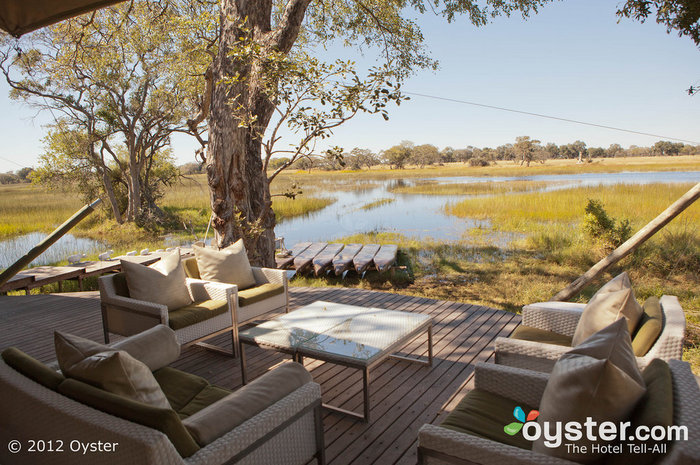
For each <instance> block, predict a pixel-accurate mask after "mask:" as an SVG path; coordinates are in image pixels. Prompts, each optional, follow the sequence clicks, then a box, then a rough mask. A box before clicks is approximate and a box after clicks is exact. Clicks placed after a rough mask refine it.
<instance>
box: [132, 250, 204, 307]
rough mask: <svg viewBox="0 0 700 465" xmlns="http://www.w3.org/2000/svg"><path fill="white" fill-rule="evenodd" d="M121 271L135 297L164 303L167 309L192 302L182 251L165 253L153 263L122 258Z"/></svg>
mask: <svg viewBox="0 0 700 465" xmlns="http://www.w3.org/2000/svg"><path fill="white" fill-rule="evenodd" d="M122 270H124V273H125V274H126V282H127V284H128V285H129V295H130V296H131V297H132V298H133V299H137V300H144V301H146V302H153V303H157V304H161V305H165V306H166V307H168V310H176V309H178V308H180V307H183V306H185V305H189V304H191V303H192V297H191V296H190V292H189V290H188V289H187V283H186V276H185V270H184V268H182V263H181V262H180V252H179V250H176V251H174V252H172V253H169V254H166V255H164V256H163V257H162V258H161V259H160V260H158V261H157V262H155V263H154V264H153V265H150V266H144V265H141V264H140V263H132V262H130V261H128V260H122Z"/></svg>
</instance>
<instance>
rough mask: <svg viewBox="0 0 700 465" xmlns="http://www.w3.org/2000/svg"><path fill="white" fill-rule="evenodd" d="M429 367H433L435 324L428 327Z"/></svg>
mask: <svg viewBox="0 0 700 465" xmlns="http://www.w3.org/2000/svg"><path fill="white" fill-rule="evenodd" d="M428 366H433V323H432V322H431V323H430V326H428Z"/></svg>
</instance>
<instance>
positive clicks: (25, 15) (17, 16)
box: [0, 0, 124, 37]
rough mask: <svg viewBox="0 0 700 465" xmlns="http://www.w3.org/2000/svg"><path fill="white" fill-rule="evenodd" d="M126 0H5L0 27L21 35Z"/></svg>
mask: <svg viewBox="0 0 700 465" xmlns="http://www.w3.org/2000/svg"><path fill="white" fill-rule="evenodd" d="M122 1H124V0H3V1H0V29H2V30H4V31H6V32H8V33H10V34H12V35H13V36H15V37H19V36H21V35H22V34H25V33H27V32H31V31H33V30H35V29H39V28H41V27H44V26H48V25H49V24H53V23H56V22H58V21H61V20H63V19H68V18H72V17H73V16H78V15H81V14H83V13H87V12H89V11H92V10H96V9H98V8H103V7H105V6H109V5H112V4H114V3H119V2H122Z"/></svg>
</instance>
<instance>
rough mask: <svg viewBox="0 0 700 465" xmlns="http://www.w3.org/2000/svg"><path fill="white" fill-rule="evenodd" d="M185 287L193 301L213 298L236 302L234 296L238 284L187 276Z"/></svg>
mask: <svg viewBox="0 0 700 465" xmlns="http://www.w3.org/2000/svg"><path fill="white" fill-rule="evenodd" d="M187 288H188V289H189V290H190V294H191V295H192V299H194V300H195V301H202V300H209V299H213V300H226V301H229V302H234V303H235V302H237V300H236V299H235V296H236V294H237V293H238V286H237V285H235V284H226V283H217V282H214V281H204V280H202V279H193V278H187Z"/></svg>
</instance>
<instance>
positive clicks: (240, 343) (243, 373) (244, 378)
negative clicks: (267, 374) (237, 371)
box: [238, 340, 248, 386]
mask: <svg viewBox="0 0 700 465" xmlns="http://www.w3.org/2000/svg"><path fill="white" fill-rule="evenodd" d="M238 350H239V351H240V352H239V355H240V357H241V384H243V385H244V386H245V385H246V384H247V383H248V380H247V379H246V374H245V369H246V366H245V353H244V352H243V342H241V341H240V340H239V341H238Z"/></svg>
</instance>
